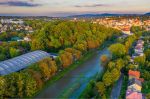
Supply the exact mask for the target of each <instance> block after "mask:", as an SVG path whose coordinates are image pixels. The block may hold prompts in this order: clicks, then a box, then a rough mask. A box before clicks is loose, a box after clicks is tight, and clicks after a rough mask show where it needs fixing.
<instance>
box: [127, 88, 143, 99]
mask: <svg viewBox="0 0 150 99" xmlns="http://www.w3.org/2000/svg"><path fill="white" fill-rule="evenodd" d="M126 99H143V96H142V93H140V92H133V91H132V90H130V89H129V90H127V91H126Z"/></svg>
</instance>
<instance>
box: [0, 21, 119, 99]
mask: <svg viewBox="0 0 150 99" xmlns="http://www.w3.org/2000/svg"><path fill="white" fill-rule="evenodd" d="M26 24H28V25H30V26H32V27H33V29H34V30H35V32H34V33H33V34H32V35H31V38H32V41H31V42H29V43H27V44H26V43H25V42H22V43H25V45H24V46H23V48H25V49H26V48H28V49H27V50H28V51H34V50H44V51H47V52H49V53H51V52H53V53H58V57H57V58H56V59H51V58H46V59H44V60H42V61H40V62H38V63H35V64H33V65H31V66H29V68H27V69H25V70H22V71H19V72H16V73H12V74H9V75H5V76H0V81H1V82H0V96H1V98H16V97H20V98H21V97H31V96H33V95H34V94H35V93H36V92H38V91H39V90H40V89H41V88H42V87H43V86H44V84H45V83H46V82H47V81H49V80H51V77H52V76H55V74H56V73H57V72H58V70H60V69H61V70H64V69H65V68H68V67H69V66H70V65H71V64H72V63H74V62H75V61H77V60H79V59H80V58H81V57H84V55H85V54H86V53H87V52H88V51H90V50H92V49H96V48H99V47H100V46H101V45H102V44H103V43H104V42H105V41H108V40H110V41H111V40H112V41H113V40H114V39H116V38H117V37H119V36H120V35H121V31H118V30H116V29H113V28H108V27H105V26H102V25H99V24H92V23H89V22H71V21H52V22H43V21H41V20H33V21H31V20H30V21H27V22H26ZM14 43H15V44H16V46H13V49H12V48H11V49H10V48H9V47H10V45H7V44H5V45H4V44H2V47H3V48H1V49H2V50H1V49H0V51H1V52H2V51H3V50H6V49H8V50H9V51H4V52H5V53H4V52H3V53H2V54H4V55H7V54H8V55H10V57H9V58H11V57H15V56H17V55H20V54H23V53H20V54H17V52H16V51H15V50H14V49H18V47H20V46H22V45H18V42H14ZM22 43H21V44H22ZM10 44H11V43H10ZM19 44H20V43H19ZM6 45H7V46H6Z"/></svg>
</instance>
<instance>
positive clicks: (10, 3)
mask: <svg viewBox="0 0 150 99" xmlns="http://www.w3.org/2000/svg"><path fill="white" fill-rule="evenodd" d="M0 5H8V6H18V7H36V6H41V5H40V4H33V3H29V2H25V1H7V2H0Z"/></svg>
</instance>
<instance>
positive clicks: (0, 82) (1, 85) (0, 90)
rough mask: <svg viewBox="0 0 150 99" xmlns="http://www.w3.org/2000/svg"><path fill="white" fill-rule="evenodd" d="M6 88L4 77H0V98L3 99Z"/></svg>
mask: <svg viewBox="0 0 150 99" xmlns="http://www.w3.org/2000/svg"><path fill="white" fill-rule="evenodd" d="M5 90H6V80H5V78H4V77H0V98H1V99H3V97H4V95H5Z"/></svg>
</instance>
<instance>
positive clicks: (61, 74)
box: [33, 51, 94, 97]
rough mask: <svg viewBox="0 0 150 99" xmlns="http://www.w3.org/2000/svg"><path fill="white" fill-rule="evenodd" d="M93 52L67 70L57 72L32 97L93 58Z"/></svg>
mask: <svg viewBox="0 0 150 99" xmlns="http://www.w3.org/2000/svg"><path fill="white" fill-rule="evenodd" d="M93 54H94V51H89V52H87V53H86V54H85V55H84V56H83V57H81V59H80V60H78V61H76V62H75V63H73V64H72V65H70V66H69V67H68V68H65V69H64V70H63V71H60V72H58V73H57V74H56V75H55V76H53V77H52V78H51V79H50V80H49V81H48V82H46V83H45V85H44V86H43V88H42V89H41V90H40V91H38V92H37V93H36V94H35V95H34V96H33V97H35V96H37V95H38V94H39V93H40V92H42V91H43V90H44V89H46V88H47V87H48V86H51V85H52V84H53V83H55V81H57V80H59V79H61V78H62V77H63V76H64V75H65V74H66V73H68V72H69V71H71V70H73V69H75V68H76V67H78V66H79V65H80V64H82V63H83V62H84V61H86V60H87V59H89V58H90V57H91V56H93Z"/></svg>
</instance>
